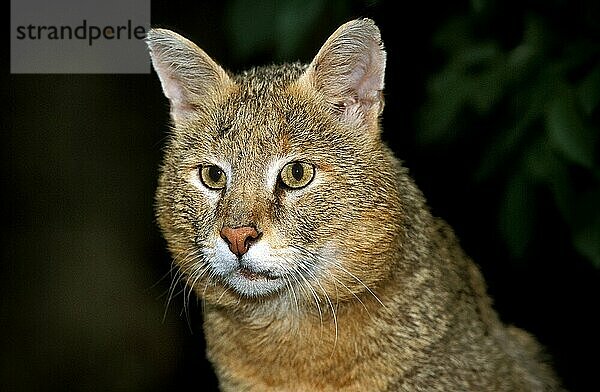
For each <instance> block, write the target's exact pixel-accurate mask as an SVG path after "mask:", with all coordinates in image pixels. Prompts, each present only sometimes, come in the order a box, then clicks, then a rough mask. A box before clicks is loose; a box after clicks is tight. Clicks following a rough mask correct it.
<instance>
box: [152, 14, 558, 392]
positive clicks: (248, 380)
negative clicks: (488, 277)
mask: <svg viewBox="0 0 600 392" xmlns="http://www.w3.org/2000/svg"><path fill="white" fill-rule="evenodd" d="M148 45H149V48H150V51H151V55H152V59H153V64H154V65H155V69H156V70H157V73H158V75H159V77H160V79H161V82H162V85H163V89H164V90H165V94H166V95H167V97H168V98H169V99H170V101H171V113H172V117H173V120H174V123H173V129H172V135H171V137H170V139H169V142H168V145H167V147H166V150H165V158H164V163H163V166H162V170H161V175H160V180H159V186H158V191H157V195H156V203H157V217H158V221H159V224H160V227H161V229H162V231H163V233H164V236H165V238H166V239H167V242H168V246H169V248H170V250H171V252H172V254H173V257H174V259H175V262H176V263H177V265H178V266H179V268H180V270H181V274H182V276H183V277H184V279H186V281H187V283H188V284H189V285H190V286H191V287H193V288H194V289H195V290H196V292H197V293H198V295H199V296H201V298H202V299H203V302H204V308H205V315H204V316H205V325H204V331H205V335H206V341H207V346H208V349H207V355H208V357H209V359H210V360H211V361H212V363H213V365H214V368H215V371H216V373H217V376H218V377H219V382H220V387H221V389H222V390H224V391H319V390H322V391H341V390H344V391H555V390H559V386H558V383H557V382H556V381H555V378H554V376H553V375H552V371H551V369H550V367H549V366H548V365H546V364H545V363H544V361H543V359H542V358H541V357H540V355H539V353H538V351H539V347H538V345H537V343H535V341H534V340H533V338H531V337H530V336H529V335H527V334H526V333H525V332H523V331H520V330H518V329H516V328H514V327H506V326H505V325H503V324H502V323H501V322H500V321H499V319H498V317H497V315H496V313H495V312H494V310H493V309H492V306H491V301H490V299H489V297H488V296H487V294H486V289H485V284H484V282H483V279H482V276H481V274H480V272H479V270H478V268H477V267H476V266H475V264H474V263H473V262H472V261H471V260H469V258H468V257H467V256H465V255H464V253H463V251H462V250H461V249H460V246H459V245H458V241H457V240H456V238H455V236H454V234H453V232H452V230H451V229H450V228H449V227H448V226H447V225H446V224H445V223H444V222H443V221H441V220H439V219H437V218H434V217H432V216H431V214H430V212H429V210H428V208H427V206H426V204H425V201H424V199H423V196H422V195H421V193H420V191H419V190H418V189H417V188H416V187H415V185H414V183H413V182H412V180H411V179H410V178H409V177H408V174H407V171H406V170H405V169H404V168H403V167H402V166H401V165H400V163H399V161H398V160H397V159H396V158H395V157H394V156H393V154H392V152H391V151H390V150H389V149H388V148H387V147H386V146H385V145H384V144H383V142H382V141H381V138H380V129H379V122H378V116H379V114H380V112H381V109H382V107H383V101H382V99H381V90H382V89H383V74H384V68H385V52H384V50H383V46H382V44H381V40H380V37H379V30H378V29H377V27H376V26H375V24H374V23H373V22H372V21H370V20H368V19H363V20H356V21H352V22H349V23H347V24H345V25H344V26H342V27H340V29H338V30H337V31H336V32H335V33H334V34H333V35H332V36H331V37H330V39H329V40H328V41H327V42H326V43H325V45H324V46H323V48H322V49H321V50H320V51H319V53H318V54H317V56H316V57H315V59H314V60H313V62H312V63H311V64H309V65H308V66H303V65H300V64H287V65H282V66H268V67H260V68H254V69H251V70H249V71H247V72H244V73H242V74H241V75H235V76H233V75H227V74H226V73H225V72H224V71H223V70H222V69H221V68H220V67H219V66H218V65H217V64H216V63H214V62H213V61H212V60H210V58H209V57H208V56H207V55H206V54H205V53H204V52H202V51H201V50H200V49H199V48H197V47H196V46H195V45H194V44H192V43H191V42H190V41H187V40H185V39H183V38H182V37H179V36H178V35H176V34H175V33H172V32H169V31H166V30H152V31H151V32H150V33H149V36H148ZM296 160H297V161H303V162H308V163H310V164H312V165H313V166H314V168H315V177H314V179H313V180H312V182H311V183H309V185H307V186H306V187H305V188H303V189H298V190H291V189H286V188H285V187H283V186H281V184H280V183H279V182H277V181H278V180H276V175H277V171H278V170H281V165H283V164H285V162H291V161H296ZM212 164H215V165H221V166H223V170H224V171H225V172H226V174H227V175H228V176H229V177H228V182H227V186H226V187H225V188H224V189H222V190H216V191H215V190H210V189H206V188H205V187H203V185H202V183H201V182H199V180H198V174H197V173H198V167H199V166H201V165H212ZM277 165H279V166H277ZM238 226H252V227H255V228H256V229H257V230H258V231H259V232H260V233H261V237H260V239H259V240H258V241H257V242H256V243H254V244H252V245H251V246H250V247H249V250H248V254H249V256H248V259H247V260H246V259H238V261H235V258H232V257H233V256H232V255H228V254H227V248H226V246H225V245H224V243H222V241H223V240H221V239H220V235H219V231H220V230H221V228H223V227H238ZM261 247H263V248H261ZM259 248H260V249H263V250H262V251H261V252H263V253H260V254H261V255H263V257H264V260H262V259H260V258H257V257H255V255H256V254H258V253H256V254H255V255H254V256H252V257H254V258H252V257H251V252H253V251H254V250H255V251H256V252H258V249H259ZM222 249H225V250H224V251H223V250H222ZM253 249H254V250H253ZM264 249H266V250H264ZM265 255H266V256H265ZM231 260H234V261H231ZM237 262H239V263H248V265H249V267H248V268H251V269H252V270H253V271H254V269H261V271H263V272H264V271H267V272H268V273H273V274H275V275H277V277H276V279H275V280H276V282H285V284H284V285H283V286H282V287H279V288H278V289H276V290H274V291H272V292H271V291H268V290H269V289H268V287H270V286H268V284H267V283H268V282H264V285H263V282H262V281H259V282H254V281H249V282H246V281H245V280H243V279H242V278H239V276H241V275H239V271H240V268H242V267H240V266H237V265H235V263H237ZM228 263H230V264H231V263H234V265H233V267H231V266H229V267H228V265H230V264H228ZM240 265H241V264H240ZM265 265H266V267H265ZM227 268H229V269H227ZM265 268H266V269H265ZM225 270H226V271H225ZM223 271H225V272H223ZM267 272H265V273H267ZM234 277H238V278H236V279H238V281H237V282H242V283H239V284H238V283H235V282H236V281H234V280H233V279H234ZM239 279H241V280H239ZM246 285H247V287H248V288H246Z"/></svg>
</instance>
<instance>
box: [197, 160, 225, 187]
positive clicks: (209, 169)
mask: <svg viewBox="0 0 600 392" xmlns="http://www.w3.org/2000/svg"><path fill="white" fill-rule="evenodd" d="M200 179H201V180H202V183H203V184H204V185H205V186H206V187H207V188H210V189H223V188H225V185H226V184H227V177H225V173H224V172H223V170H221V169H220V168H219V167H218V166H215V165H203V166H200Z"/></svg>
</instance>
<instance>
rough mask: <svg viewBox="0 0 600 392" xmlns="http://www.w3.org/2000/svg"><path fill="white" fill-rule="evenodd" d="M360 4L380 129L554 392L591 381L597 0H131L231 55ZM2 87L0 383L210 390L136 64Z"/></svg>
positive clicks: (157, 103) (155, 106) (310, 29)
mask: <svg viewBox="0 0 600 392" xmlns="http://www.w3.org/2000/svg"><path fill="white" fill-rule="evenodd" d="M362 16H368V17H371V18H373V19H375V21H376V22H377V24H378V25H379V27H380V29H381V32H382V36H383V39H384V42H385V45H386V48H387V52H388V63H387V73H386V92H385V96H386V109H385V111H384V119H383V127H384V137H385V138H386V140H388V141H389V143H390V144H391V146H392V147H393V148H394V150H395V151H396V152H397V155H398V156H399V157H400V158H402V159H403V160H404V162H405V165H406V166H407V167H408V168H409V169H410V171H411V173H412V176H413V177H414V179H415V181H416V182H417V184H418V185H419V186H420V187H421V189H422V190H423V192H424V193H425V195H426V197H427V198H428V200H429V202H430V205H431V208H432V210H433V212H434V213H435V214H436V215H438V216H441V217H443V218H445V219H446V220H447V221H449V222H450V224H451V225H452V226H453V227H454V229H455V230H456V232H457V233H458V236H459V238H460V239H461V241H462V244H463V246H464V248H465V249H466V251H467V253H468V254H469V255H471V256H472V257H473V259H474V260H475V261H476V262H477V263H478V264H479V265H480V266H481V268H482V270H483V272H484V275H485V277H486V279H487V282H488V285H489V291H490V293H491V295H492V296H493V298H494V300H495V304H496V308H497V309H498V311H499V313H500V316H501V318H502V319H503V320H505V321H506V322H508V323H513V324H516V325H518V326H521V327H523V328H525V329H527V330H529V331H530V332H532V333H533V334H535V335H536V336H537V337H538V338H539V340H540V341H541V342H542V343H543V344H544V345H545V346H546V347H547V350H548V352H549V353H550V355H551V356H552V358H553V360H554V363H555V368H556V370H557V372H558V374H559V376H560V377H561V378H562V379H563V380H564V384H565V386H566V387H568V388H569V389H570V390H573V391H589V390H600V385H599V383H598V381H597V380H598V378H597V374H596V373H597V369H598V364H599V362H598V359H597V358H598V348H599V347H598V338H597V335H598V333H599V331H600V329H599V327H600V323H599V322H598V321H597V317H596V316H597V315H598V303H599V301H598V299H599V294H600V289H599V287H600V286H599V283H600V279H599V267H600V202H599V201H600V158H599V153H598V151H599V146H598V144H599V142H598V139H599V137H598V136H599V131H598V130H599V129H600V128H599V116H600V110H599V106H600V105H599V103H600V65H599V64H600V47H599V45H600V24H599V23H598V21H599V20H600V5H599V3H598V2H597V1H591V0H590V1H557V0H554V1H519V2H513V1H485V0H473V1H471V2H467V1H463V2H452V3H451V4H447V3H445V2H444V3H440V4H435V3H433V4H432V3H429V2H410V3H409V2H385V1H350V2H342V1H339V0H338V1H331V2H327V3H325V2H320V1H316V0H302V1H299V0H293V1H288V2H271V1H258V2H243V1H240V0H235V1H229V2H223V3H221V4H216V3H207V4H205V3H201V2H181V1H170V2H161V1H157V0H154V1H152V24H153V25H155V26H160V27H167V28H171V29H174V30H175V31H178V32H180V33H182V34H184V35H186V36H187V37H189V38H190V39H192V40H193V41H195V42H196V43H197V44H198V45H199V46H201V47H202V48H203V49H204V50H205V51H206V52H208V53H209V54H210V55H211V56H212V57H213V58H214V59H215V60H217V61H218V62H219V63H220V64H222V65H223V66H224V67H225V68H227V69H229V70H231V71H234V72H237V71H240V70H242V69H244V68H246V67H248V66H250V65H252V64H254V65H257V64H264V63H269V62H273V61H275V62H281V61H295V60H300V61H303V62H308V61H310V60H311V59H312V57H313V56H314V54H316V52H317V50H318V49H319V47H320V45H321V44H322V43H323V42H324V40H325V39H326V38H327V37H328V35H329V34H330V33H331V32H333V30H335V28H337V26H338V25H340V24H341V23H343V22H345V21H347V20H349V19H352V18H355V17H362ZM5 57H7V56H5ZM2 86H3V88H2V103H3V105H2V124H3V129H4V133H3V137H2V143H1V148H2V165H1V172H2V176H1V181H2V184H1V186H2V188H1V191H2V196H3V202H2V209H1V211H2V220H3V222H5V230H4V231H3V235H2V239H1V243H2V264H0V306H1V308H0V309H1V312H2V313H1V319H0V336H1V337H2V338H1V340H0V350H1V351H0V390H3V391H36V390H40V391H47V390H73V391H79V390H81V391H89V390H99V391H112V390H115V391H117V390H123V391H164V390H175V389H176V388H182V387H185V386H196V387H197V388H198V389H200V390H213V389H215V388H216V381H215V378H214V375H213V374H212V373H211V368H210V364H209V363H208V362H207V361H206V359H205V358H204V342H203V337H202V330H201V314H200V308H201V307H200V306H199V305H198V303H197V301H196V300H195V299H193V295H192V299H191V300H190V303H189V306H188V307H187V308H186V307H184V295H183V294H181V293H180V294H177V292H178V291H180V290H181V287H180V286H177V285H175V287H174V295H173V299H172V300H171V302H170V305H169V306H167V298H168V297H169V294H168V291H169V288H170V285H171V277H172V274H170V273H169V271H170V268H171V264H170V257H169V255H168V254H167V252H166V251H165V244H164V241H163V240H162V238H161V236H160V234H159V233H158V231H157V228H156V225H155V223H154V220H153V210H152V207H153V192H154V188H155V186H156V176H157V167H158V165H159V161H160V158H161V147H162V146H163V144H164V137H165V135H166V133H165V131H166V129H167V123H168V103H167V100H166V99H165V98H164V97H163V96H162V92H161V90H160V84H159V82H158V79H157V77H156V75H155V74H150V75H9V73H8V70H6V71H5V72H3V74H2ZM165 309H166V310H165ZM186 309H187V311H186Z"/></svg>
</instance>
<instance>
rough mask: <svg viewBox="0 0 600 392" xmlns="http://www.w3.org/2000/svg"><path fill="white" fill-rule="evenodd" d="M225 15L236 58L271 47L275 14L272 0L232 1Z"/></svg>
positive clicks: (245, 56)
mask: <svg viewBox="0 0 600 392" xmlns="http://www.w3.org/2000/svg"><path fill="white" fill-rule="evenodd" d="M227 15H228V19H229V20H228V23H227V26H230V28H229V34H230V35H231V46H232V49H233V53H234V55H235V56H236V57H237V58H238V59H247V58H248V57H250V56H251V55H252V54H254V53H256V52H261V51H265V50H268V49H269V48H272V46H273V37H274V36H275V24H274V23H273V21H274V20H275V16H276V10H275V7H274V4H273V2H272V1H269V0H257V1H240V0H237V1H232V2H231V3H230V5H229V9H228V14H227Z"/></svg>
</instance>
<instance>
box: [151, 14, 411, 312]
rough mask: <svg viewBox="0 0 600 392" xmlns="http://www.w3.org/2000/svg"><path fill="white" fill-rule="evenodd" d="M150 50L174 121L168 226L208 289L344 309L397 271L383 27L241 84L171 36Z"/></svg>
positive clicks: (155, 40)
mask: <svg viewBox="0 0 600 392" xmlns="http://www.w3.org/2000/svg"><path fill="white" fill-rule="evenodd" d="M147 43H148V46H149V49H150V54H151V58H152V64H153V66H154V69H155V70H156V72H157V74H158V76H159V79H160V82H161V85H162V88H163V91H164V94H165V95H166V96H167V98H168V99H169V101H170V108H171V118H172V124H173V126H172V131H171V134H170V138H169V141H168V144H167V146H166V150H165V153H164V154H165V155H164V162H163V165H162V168H161V174H160V179H159V185H158V190H157V196H156V204H157V208H156V211H157V217H158V222H159V225H160V227H161V229H162V231H163V233H164V236H165V238H166V240H167V243H168V246H169V248H170V250H171V252H172V254H173V257H174V260H175V262H176V263H177V265H178V266H179V268H180V269H181V271H182V273H183V274H184V275H185V276H186V279H187V282H188V283H189V284H190V285H192V286H193V287H194V288H196V290H197V292H198V293H200V294H201V295H204V296H205V298H207V300H209V301H211V300H212V301H217V300H219V301H221V302H223V301H227V300H228V299H229V300H231V301H235V300H237V301H238V302H239V301H240V298H241V299H243V300H247V299H249V300H252V299H254V298H257V297H260V298H279V297H285V298H291V296H292V295H293V296H294V297H295V298H296V301H297V300H298V298H299V297H304V298H307V299H309V300H313V298H314V299H315V300H316V299H321V298H323V297H327V296H329V297H332V296H335V297H336V298H337V300H343V299H348V298H352V297H355V296H356V295H357V294H359V293H362V292H365V290H368V289H367V287H375V286H376V285H377V282H378V281H380V280H381V279H384V278H385V277H386V276H388V275H389V271H390V268H391V260H392V259H393V257H394V254H395V253H397V252H398V249H399V247H400V245H399V238H400V234H399V230H398V222H399V221H400V220H401V219H402V208H401V202H400V196H399V191H398V189H399V187H400V185H399V184H398V178H399V175H400V172H401V169H400V166H399V164H398V162H397V161H396V160H395V158H394V157H393V155H392V153H391V152H390V151H389V150H388V149H387V147H385V145H384V144H383V143H382V141H381V138H380V129H379V114H380V113H381V111H382V108H383V100H382V89H383V80H384V70H385V51H384V49H383V46H382V43H381V38H380V33H379V30H378V28H377V27H376V26H375V24H374V23H373V21H371V20H369V19H362V20H354V21H351V22H348V23H346V24H344V25H342V26H341V27H340V28H338V29H337V30H336V31H335V32H334V33H333V35H332V36H331V37H330V38H329V39H328V40H327V41H326V42H325V44H324V45H323V47H322V48H321V49H320V51H319V52H318V54H317V55H316V57H315V58H314V59H313V61H312V62H311V63H310V64H309V65H300V64H286V65H281V66H266V67H258V68H254V69H251V70H249V71H246V72H243V73H242V74H240V75H230V74H228V73H227V72H225V71H224V70H223V69H222V68H221V67H220V66H219V65H218V64H217V63H216V62H215V61H213V60H212V59H211V58H210V57H209V56H208V55H207V54H206V53H205V52H204V51H202V50H201V49H200V48H198V47H197V46H196V45H195V44H194V43H192V42H190V41H189V40H187V39H185V38H183V37H181V36H180V35H178V34H176V33H173V32H171V31H168V30H163V29H153V30H151V31H150V32H149V33H148V38H147ZM232 303H233V302H232Z"/></svg>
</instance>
